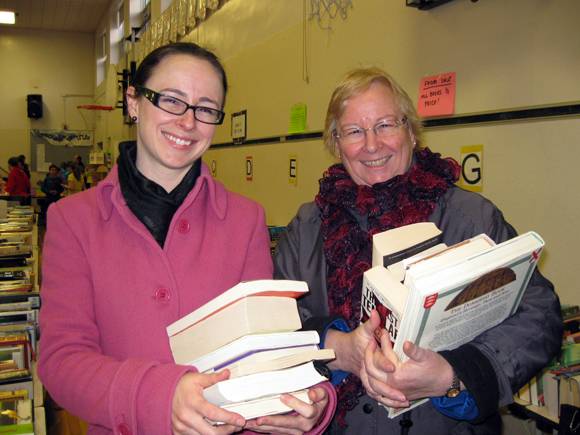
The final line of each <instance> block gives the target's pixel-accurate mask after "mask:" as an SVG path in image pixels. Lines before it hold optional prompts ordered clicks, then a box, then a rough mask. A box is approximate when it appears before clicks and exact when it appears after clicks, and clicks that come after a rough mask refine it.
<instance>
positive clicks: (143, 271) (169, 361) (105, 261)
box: [38, 43, 335, 435]
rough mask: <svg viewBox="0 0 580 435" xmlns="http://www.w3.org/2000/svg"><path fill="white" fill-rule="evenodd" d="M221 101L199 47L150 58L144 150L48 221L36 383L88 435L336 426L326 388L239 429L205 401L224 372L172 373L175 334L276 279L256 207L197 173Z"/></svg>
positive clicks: (134, 100) (221, 89)
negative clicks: (174, 327) (85, 426)
mask: <svg viewBox="0 0 580 435" xmlns="http://www.w3.org/2000/svg"><path fill="white" fill-rule="evenodd" d="M226 90H227V80H226V76H225V73H224V70H223V68H222V66H221V65H220V62H219V61H218V59H217V58H216V57H215V55H213V54H212V53H210V52H208V51H206V50H204V49H202V48H200V47H198V46H197V45H195V44H190V43H177V44H171V45H168V46H164V47H161V48H159V49H157V50H155V51H153V52H152V53H150V54H149V55H148V56H147V57H146V58H145V59H144V60H143V62H142V63H141V64H140V66H139V68H138V69H137V71H136V73H135V76H134V77H133V79H132V81H131V86H130V87H129V89H128V92H127V103H128V108H129V114H130V116H131V117H132V119H133V122H135V123H136V128H137V132H136V133H137V140H136V142H126V143H123V144H121V145H120V146H119V154H120V156H119V159H118V160H117V164H116V165H115V166H114V167H113V168H112V170H111V172H110V174H109V175H108V176H107V178H106V179H105V180H103V181H101V182H100V183H99V184H98V186H97V187H96V188H94V189H88V190H87V191H85V192H82V193H80V194H78V195H74V196H72V197H71V198H65V199H64V200H63V201H61V202H59V203H57V205H56V207H55V206H53V207H51V209H50V211H49V213H48V221H47V233H46V238H45V242H44V258H45V260H44V263H43V283H42V292H43V299H42V303H43V306H42V313H41V315H40V328H41V331H42V332H41V333H42V340H41V344H40V360H39V364H38V373H39V377H40V379H41V380H42V382H43V383H44V385H45V386H46V388H47V389H48V391H49V392H50V394H51V396H52V397H53V398H54V399H55V401H56V402H57V403H58V404H59V405H61V406H63V407H64V408H65V409H67V410H68V411H69V412H71V413H73V414H75V415H77V416H79V417H80V418H82V419H83V420H85V421H87V422H89V423H90V424H91V427H90V429H89V431H90V432H89V433H90V434H111V433H116V434H118V433H121V434H124V435H125V434H141V435H147V434H152V435H160V434H171V433H173V434H218V435H222V434H230V433H233V432H236V431H240V430H244V429H250V430H252V429H257V430H259V431H261V432H276V433H280V434H301V433H303V432H306V431H310V430H311V429H312V428H313V427H315V426H316V427H315V429H314V430H313V433H319V432H321V431H322V430H323V429H324V428H325V427H326V425H327V424H328V422H329V419H330V418H331V416H332V412H324V411H325V409H326V407H327V405H328V407H329V409H333V405H334V399H335V395H334V392H333V390H332V388H329V387H328V383H325V384H323V385H322V386H320V387H317V388H313V389H312V390H311V393H310V398H311V399H312V401H313V402H314V403H313V404H306V403H304V402H301V401H298V400H296V399H295V398H294V397H291V396H284V397H283V401H284V402H285V403H286V404H288V405H289V406H291V407H292V408H294V409H295V410H296V413H295V414H293V415H284V416H271V417H262V418H259V419H257V420H254V421H244V419H243V418H242V417H241V416H240V415H238V414H234V413H231V412H228V411H226V410H223V409H221V408H218V407H216V406H214V405H212V404H210V403H208V402H207V401H205V400H204V399H203V395H202V392H203V389H204V388H205V387H208V386H210V385H213V384H215V383H216V382H218V381H221V380H225V379H227V377H228V376H229V373H228V371H224V372H221V373H217V374H212V375H205V374H201V373H197V370H196V369H195V367H190V366H179V365H177V364H175V363H174V362H173V357H172V354H171V349H170V347H169V339H168V337H167V332H166V327H167V326H168V325H170V324H171V323H173V322H175V321H176V320H178V319H179V318H181V317H183V316H184V315H186V314H188V313H190V312H191V311H193V310H195V309H196V308H198V307H200V306H201V305H203V304H205V303H206V302H208V301H210V300H211V299H213V298H215V297H216V296H218V295H219V294H221V293H222V292H223V291H225V290H227V289H229V288H230V287H233V286H234V285H235V284H237V283H239V282H240V281H244V280H252V279H261V278H271V277H272V273H273V267H272V261H271V258H270V253H269V236H268V231H267V228H266V222H265V216H264V211H263V209H262V207H261V206H260V205H259V204H257V203H255V202H253V201H251V200H249V199H247V198H244V197H242V196H240V195H237V194H234V193H231V192H228V191H227V190H226V189H225V188H224V186H223V185H222V184H220V183H218V182H216V181H214V180H213V178H212V176H211V173H210V171H209V168H208V167H207V165H205V164H204V163H202V161H201V156H202V155H203V153H204V152H205V151H206V150H207V149H208V148H209V146H210V144H211V141H212V139H213V136H214V133H215V129H216V125H218V124H220V123H221V122H222V120H223V117H224V112H222V109H223V107H224V104H225V96H226ZM63 250H66V251H67V253H68V254H69V255H68V256H67V261H62V255H60V253H62V252H63ZM322 416H323V417H322ZM206 418H208V419H211V420H213V421H222V422H225V423H226V424H225V425H222V426H219V427H212V426H210V424H209V423H208V422H207V421H206V420H205V419H206Z"/></svg>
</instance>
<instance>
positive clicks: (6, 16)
mask: <svg viewBox="0 0 580 435" xmlns="http://www.w3.org/2000/svg"><path fill="white" fill-rule="evenodd" d="M15 23H16V14H15V13H14V12H6V11H0V24H15Z"/></svg>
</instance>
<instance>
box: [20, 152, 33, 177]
mask: <svg viewBox="0 0 580 435" xmlns="http://www.w3.org/2000/svg"><path fill="white" fill-rule="evenodd" d="M18 166H20V167H21V168H22V170H23V171H24V173H25V174H26V176H27V177H28V179H29V180H30V167H29V166H28V163H26V156H25V155H24V154H21V155H19V156H18Z"/></svg>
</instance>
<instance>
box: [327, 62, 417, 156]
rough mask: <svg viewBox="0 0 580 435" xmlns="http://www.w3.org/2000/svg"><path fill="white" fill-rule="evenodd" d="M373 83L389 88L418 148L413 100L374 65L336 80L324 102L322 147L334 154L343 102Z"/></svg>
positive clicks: (343, 108) (343, 107)
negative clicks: (325, 109)
mask: <svg viewBox="0 0 580 435" xmlns="http://www.w3.org/2000/svg"><path fill="white" fill-rule="evenodd" d="M373 83H381V84H383V85H385V86H386V87H387V88H389V89H390V90H391V92H392V93H393V95H394V97H395V103H396V104H397V107H398V108H399V110H400V111H401V112H402V114H403V115H406V116H407V123H408V124H409V126H410V128H411V131H412V132H413V135H414V136H415V141H416V146H415V149H419V148H421V142H422V140H423V124H422V122H421V119H420V118H419V115H418V114H417V110H416V109H415V106H413V102H412V101H411V99H410V98H409V96H408V95H407V93H406V92H405V91H404V90H403V88H401V87H400V86H399V84H398V83H397V82H396V81H395V80H394V79H393V78H392V77H391V76H390V75H389V74H387V73H386V72H385V71H383V70H382V69H380V68H378V67H374V66H373V67H368V68H356V69H354V70H352V71H350V72H349V73H348V74H347V75H346V76H345V77H344V78H343V79H342V80H341V82H340V83H339V84H338V86H337V87H336V89H335V90H334V92H333V93H332V97H331V98H330V103H328V110H327V112H326V122H325V124H324V136H323V141H324V148H326V149H327V150H328V152H330V154H332V155H335V140H336V138H335V136H334V135H335V134H336V133H337V131H336V123H337V121H338V120H339V119H340V117H341V116H342V115H343V113H344V110H345V107H346V103H347V102H348V100H349V99H351V98H353V97H356V96H357V95H360V94H362V93H363V92H365V91H366V90H367V89H368V88H369V87H370V86H371V85H372V84H373Z"/></svg>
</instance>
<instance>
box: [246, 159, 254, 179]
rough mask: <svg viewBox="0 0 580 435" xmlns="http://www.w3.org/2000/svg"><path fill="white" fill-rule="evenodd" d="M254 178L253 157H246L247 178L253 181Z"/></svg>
mask: <svg viewBox="0 0 580 435" xmlns="http://www.w3.org/2000/svg"><path fill="white" fill-rule="evenodd" d="M253 178H254V161H253V159H252V158H251V157H246V180H248V181H252V179H253Z"/></svg>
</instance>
